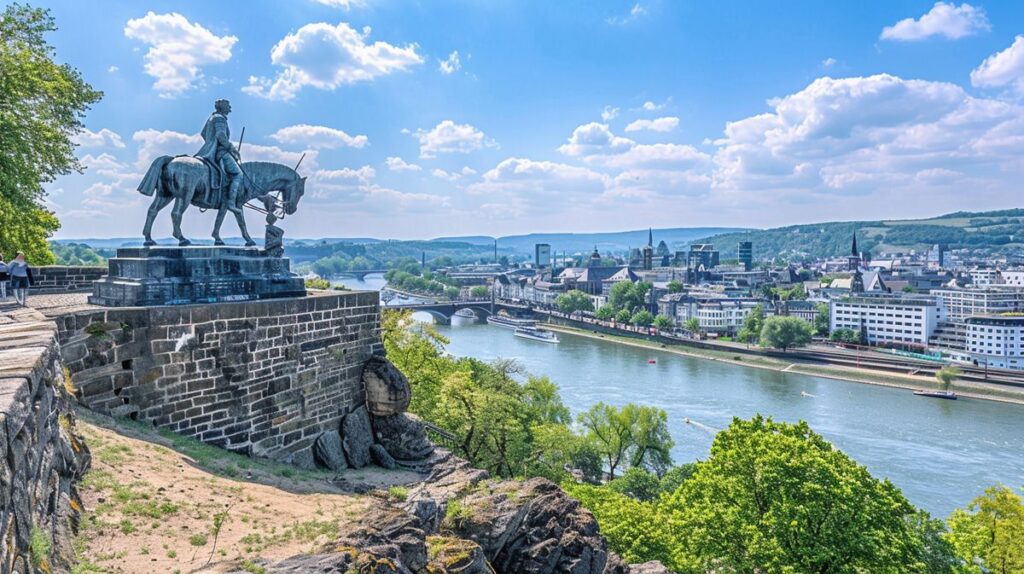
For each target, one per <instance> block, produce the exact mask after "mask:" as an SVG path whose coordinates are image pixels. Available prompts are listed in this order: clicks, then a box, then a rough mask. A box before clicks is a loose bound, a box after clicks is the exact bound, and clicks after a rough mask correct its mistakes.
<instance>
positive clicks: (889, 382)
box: [545, 323, 1024, 405]
mask: <svg viewBox="0 0 1024 574" xmlns="http://www.w3.org/2000/svg"><path fill="white" fill-rule="evenodd" d="M545 328H546V329H550V330H552V331H558V332H561V333H568V334H571V335H577V336H580V337H587V338H591V339H598V340H603V341H608V342H612V343H617V344H621V345H629V346H632V347H638V348H646V349H652V350H655V351H660V352H666V353H672V354H676V355H681V356H686V357H693V358H698V359H706V360H711V361H719V362H723V363H730V364H733V365H737V366H741V367H750V368H755V369H767V370H772V371H779V372H784V373H795V374H801V375H809V376H815V377H822V378H826V379H833V380H841V381H847V382H851V383H861V384H867V385H876V386H883V387H891V388H899V389H907V390H918V389H937V388H938V383H937V382H936V381H935V379H933V378H931V377H922V376H916V375H909V374H906V375H905V374H899V373H883V372H879V371H874V370H871V369H858V368H854V367H846V366H836V365H827V364H821V363H810V362H807V361H802V360H799V359H794V360H792V361H786V360H783V359H778V358H774V357H765V356H758V355H740V354H736V353H730V352H727V351H718V350H712V349H700V348H695V347H693V348H691V347H685V348H684V347H682V346H680V345H670V344H665V343H659V342H655V341H650V340H646V339H641V338H637V337H628V336H625V335H612V334H608V333H601V332H597V331H592V330H588V329H582V328H579V327H569V326H566V325H559V324H554V323H549V324H545ZM950 390H952V391H955V392H956V393H957V394H958V395H959V396H960V397H962V398H970V399H981V400H989V401H999V402H1005V403H1014V404H1021V405H1024V390H1017V389H1013V388H1006V387H999V386H996V385H992V384H988V385H986V384H983V383H972V382H964V381H959V382H955V383H953V384H951V385H950Z"/></svg>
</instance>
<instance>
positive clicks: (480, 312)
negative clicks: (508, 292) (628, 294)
mask: <svg viewBox="0 0 1024 574" xmlns="http://www.w3.org/2000/svg"><path fill="white" fill-rule="evenodd" d="M386 307H387V308H388V309H408V310H410V311H412V312H414V313H427V314H428V315H430V316H431V317H433V318H434V321H435V322H436V323H439V324H441V325H449V324H451V322H452V316H453V315H455V314H456V313H458V312H459V311H461V310H463V309H468V310H469V311H471V312H472V313H473V314H474V315H476V316H477V318H479V319H483V318H485V317H488V316H490V315H493V314H495V313H497V312H498V311H501V310H505V311H511V312H514V313H522V312H527V311H529V308H528V307H519V306H516V305H509V304H507V303H499V302H496V301H491V300H490V299H476V300H470V301H432V302H394V303H388V304H387V305H386Z"/></svg>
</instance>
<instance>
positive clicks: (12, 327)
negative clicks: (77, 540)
mask: <svg viewBox="0 0 1024 574" xmlns="http://www.w3.org/2000/svg"><path fill="white" fill-rule="evenodd" d="M65 383H66V379H65V375H64V371H63V368H62V366H61V361H60V353H59V348H58V345H57V339H56V328H55V326H54V324H53V323H52V322H51V321H49V320H47V319H46V318H45V317H44V316H43V315H41V314H40V313H38V312H36V311H35V310H33V309H27V308H22V307H15V306H14V305H10V304H8V305H2V304H0V455H2V456H0V573H2V574H9V573H12V572H20V573H28V572H66V571H68V570H69V569H70V568H71V565H72V563H73V561H74V558H75V557H74V550H73V548H72V545H71V543H72V540H73V539H74V533H75V530H76V529H77V525H78V522H79V519H80V513H81V509H82V505H81V500H80V499H79V497H78V492H77V490H76V488H75V483H76V482H77V481H78V480H79V479H81V477H82V475H83V474H84V472H85V471H86V469H87V468H88V466H89V460H90V458H89V451H88V448H87V447H86V446H85V443H84V442H83V441H82V440H81V438H80V437H78V436H77V435H76V434H75V424H74V422H75V421H74V411H73V406H72V403H73V399H72V398H71V396H70V394H68V392H67V388H66V385H65Z"/></svg>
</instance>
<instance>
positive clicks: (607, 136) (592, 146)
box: [558, 122, 635, 157]
mask: <svg viewBox="0 0 1024 574" xmlns="http://www.w3.org/2000/svg"><path fill="white" fill-rule="evenodd" d="M633 145H635V142H634V141H633V140H631V139H628V138H623V137H618V136H616V135H615V134H613V133H612V131H611V130H610V129H609V128H608V125H607V124H600V123H597V122H590V123H589V124H583V125H582V126H579V127H577V128H576V129H575V130H573V132H572V135H571V136H569V141H568V142H567V143H565V144H563V145H561V146H559V148H558V151H560V152H562V153H563V154H565V155H568V156H572V157H586V156H590V155H597V154H600V155H606V154H612V153H621V152H623V151H626V150H628V149H630V148H631V147H633Z"/></svg>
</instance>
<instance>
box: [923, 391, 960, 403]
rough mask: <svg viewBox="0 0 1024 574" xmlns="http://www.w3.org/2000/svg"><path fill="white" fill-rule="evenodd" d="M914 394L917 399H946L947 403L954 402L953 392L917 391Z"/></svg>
mask: <svg viewBox="0 0 1024 574" xmlns="http://www.w3.org/2000/svg"><path fill="white" fill-rule="evenodd" d="M914 394H915V395H917V396H919V397H929V398H933V399H946V400H949V401H955V400H956V393H954V392H953V391H925V390H918V391H914Z"/></svg>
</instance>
